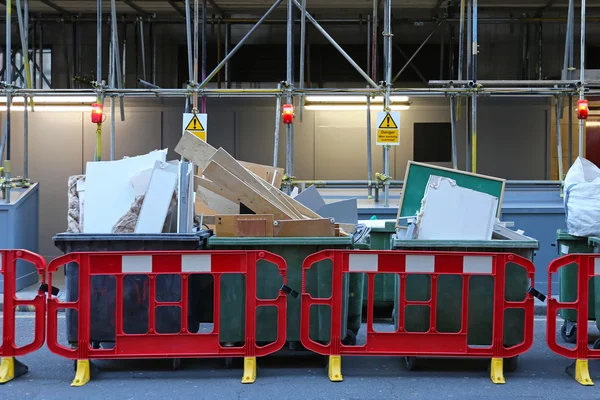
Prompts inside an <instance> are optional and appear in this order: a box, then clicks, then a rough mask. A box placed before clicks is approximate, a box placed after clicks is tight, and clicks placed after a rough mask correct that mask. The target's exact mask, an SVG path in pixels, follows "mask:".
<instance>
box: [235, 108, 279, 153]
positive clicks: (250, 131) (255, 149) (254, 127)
mask: <svg viewBox="0 0 600 400" xmlns="http://www.w3.org/2000/svg"><path fill="white" fill-rule="evenodd" d="M274 129H275V118H274V111H273V112H271V111H270V110H267V109H265V108H263V107H261V108H259V109H255V110H250V109H246V110H244V112H238V113H236V135H237V136H236V148H237V158H239V159H240V160H243V161H250V162H254V163H258V164H272V162H273V132H274ZM282 134H283V135H285V127H284V129H283V130H282Z"/></svg>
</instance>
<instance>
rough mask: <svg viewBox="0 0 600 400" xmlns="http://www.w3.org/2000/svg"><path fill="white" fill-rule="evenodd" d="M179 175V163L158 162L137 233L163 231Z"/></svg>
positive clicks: (151, 178)
mask: <svg viewBox="0 0 600 400" xmlns="http://www.w3.org/2000/svg"><path fill="white" fill-rule="evenodd" d="M178 176H179V175H178V166H177V165H172V164H168V163H162V162H160V161H157V162H156V164H155V165H154V169H153V170H152V176H151V177H150V183H149V184H148V190H147V191H146V196H145V197H144V202H143V203H142V208H141V210H140V216H139V217H138V220H137V224H136V225H135V233H162V230H163V226H164V225H165V219H166V218H167V213H168V212H169V206H170V205H171V199H172V198H173V192H174V191H175V187H176V186H177V178H178Z"/></svg>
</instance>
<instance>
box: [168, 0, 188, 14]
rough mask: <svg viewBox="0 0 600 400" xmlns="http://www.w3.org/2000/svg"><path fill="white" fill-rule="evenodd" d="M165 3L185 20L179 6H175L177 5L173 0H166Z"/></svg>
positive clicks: (183, 12)
mask: <svg viewBox="0 0 600 400" xmlns="http://www.w3.org/2000/svg"><path fill="white" fill-rule="evenodd" d="M167 3H169V5H170V6H171V7H173V8H174V9H175V11H177V12H178V13H179V14H180V15H181V16H182V17H183V18H185V11H183V10H182V9H181V8H179V6H178V5H177V3H175V1H174V0H167Z"/></svg>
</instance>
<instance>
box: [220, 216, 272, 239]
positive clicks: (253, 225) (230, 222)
mask: <svg viewBox="0 0 600 400" xmlns="http://www.w3.org/2000/svg"><path fill="white" fill-rule="evenodd" d="M215 234H216V235H217V236H219V237H272V236H273V215H264V214H261V215H249V214H237V215H217V216H216V229H215Z"/></svg>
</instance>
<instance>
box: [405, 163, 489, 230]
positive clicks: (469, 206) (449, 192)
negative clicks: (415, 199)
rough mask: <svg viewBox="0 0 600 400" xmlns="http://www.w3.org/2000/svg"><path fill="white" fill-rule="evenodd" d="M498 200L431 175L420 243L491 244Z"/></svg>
mask: <svg viewBox="0 0 600 400" xmlns="http://www.w3.org/2000/svg"><path fill="white" fill-rule="evenodd" d="M497 207H498V198H497V197H494V196H491V195H489V194H485V193H481V192H476V191H475V190H471V189H466V188H463V187H460V186H458V185H457V184H456V181H454V180H452V179H449V178H444V177H440V176H435V175H431V177H430V178H429V181H428V182H427V188H426V189H425V197H424V198H423V206H422V208H421V212H420V214H421V215H420V216H419V218H418V219H420V222H419V230H418V236H417V238H418V239H419V240H491V239H492V233H493V230H494V223H495V221H496V208H497Z"/></svg>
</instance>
